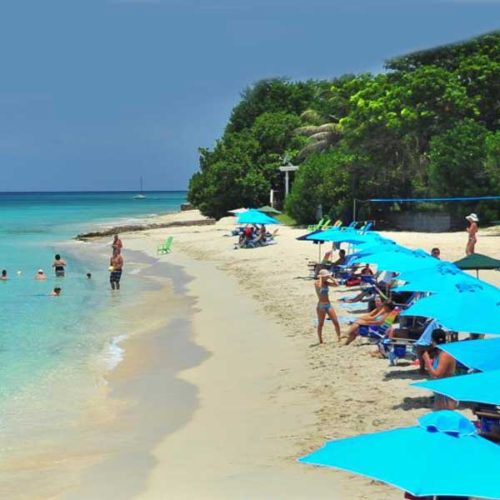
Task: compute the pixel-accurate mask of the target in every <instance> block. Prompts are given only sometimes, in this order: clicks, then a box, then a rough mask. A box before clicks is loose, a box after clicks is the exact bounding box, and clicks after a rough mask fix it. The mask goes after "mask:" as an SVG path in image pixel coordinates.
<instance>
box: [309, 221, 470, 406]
mask: <svg viewBox="0 0 500 500" xmlns="http://www.w3.org/2000/svg"><path fill="white" fill-rule="evenodd" d="M466 219H467V221H468V223H469V224H468V227H467V233H468V239H467V245H466V249H465V252H466V254H467V255H472V254H473V253H474V252H475V245H476V242H477V236H476V235H477V231H478V221H479V219H478V217H477V215H476V214H474V213H472V214H470V215H468V216H467V217H466ZM430 254H431V255H432V256H433V257H434V258H436V259H440V258H441V251H440V249H439V248H437V247H434V248H432V250H431V252H430ZM344 264H346V254H345V251H344V250H340V251H339V254H338V259H337V260H335V261H334V259H333V249H332V251H329V252H327V254H325V256H324V258H323V260H322V261H321V262H319V263H318V264H317V265H316V267H315V269H314V271H315V280H314V288H315V292H316V296H317V298H318V302H317V306H316V313H317V335H318V343H319V344H323V343H324V340H323V327H324V324H325V320H326V319H327V318H328V319H330V321H331V323H332V326H333V328H334V331H335V335H336V337H337V339H338V341H339V342H340V341H342V339H345V342H344V343H343V345H349V344H351V343H352V342H353V341H354V340H355V339H356V337H357V336H358V335H359V333H360V330H361V329H362V328H372V327H380V326H382V325H387V324H388V325H391V321H389V320H390V319H392V320H394V319H395V318H396V317H397V316H398V314H399V306H397V305H396V303H395V302H394V301H393V300H390V299H389V296H391V293H390V292H391V287H393V286H394V285H395V284H396V283H397V281H396V279H395V278H397V274H396V273H387V272H386V273H379V276H378V278H377V280H376V279H375V277H374V276H373V271H372V270H371V269H370V266H369V265H368V264H366V265H365V266H364V267H362V268H358V270H357V271H356V273H354V274H353V275H352V277H353V278H354V277H357V278H363V277H371V278H369V279H365V281H370V280H371V281H373V283H372V284H374V286H367V287H366V289H361V291H360V293H359V294H357V295H356V296H355V297H353V298H349V299H345V300H344V302H357V301H361V300H365V301H366V295H367V294H368V295H370V294H373V293H374V291H375V295H374V298H373V299H372V300H371V301H370V302H369V303H370V306H369V307H368V312H366V313H365V314H363V315H361V316H359V317H358V318H356V319H354V320H352V321H350V325H349V327H348V329H347V331H346V332H345V335H342V332H341V328H340V323H339V320H338V318H337V314H336V312H335V309H334V308H333V306H332V303H331V301H330V296H329V292H330V289H331V288H332V287H336V286H338V284H339V283H338V280H337V278H336V270H337V269H338V266H343V265H344ZM384 274H386V275H387V276H386V277H383V276H382V275H384ZM383 280H385V281H383ZM342 282H343V283H346V280H343V281H342ZM392 297H393V298H394V294H392ZM385 335H386V337H387V338H388V339H389V340H391V339H392V337H393V335H394V329H393V327H392V326H389V327H388V328H387V330H386V333H385ZM450 335H451V336H453V332H447V331H446V330H444V329H443V328H441V327H440V325H439V324H438V323H437V322H436V321H435V320H431V319H429V320H427V323H426V324H425V328H424V329H423V331H422V334H421V336H420V338H419V339H418V340H417V341H416V343H415V353H416V357H417V360H418V363H419V371H420V374H422V375H424V374H428V375H429V376H430V377H432V378H444V377H449V376H452V375H455V372H456V370H457V362H456V360H455V359H454V358H453V357H452V356H451V355H450V354H448V353H447V352H446V351H444V350H442V349H441V348H440V346H442V345H443V344H444V343H446V342H447V337H449V336H450ZM455 335H456V334H455ZM477 337H478V336H477V335H474V334H471V336H470V338H471V339H476V338H477ZM456 406H457V403H456V402H455V401H454V400H452V399H450V398H448V397H445V396H442V395H435V398H434V408H435V409H454V408H456Z"/></svg>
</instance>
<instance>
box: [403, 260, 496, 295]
mask: <svg viewBox="0 0 500 500" xmlns="http://www.w3.org/2000/svg"><path fill="white" fill-rule="evenodd" d="M398 280H402V281H406V282H407V283H405V284H404V285H399V286H398V287H396V288H395V289H394V291H395V292H433V293H437V292H446V291H450V290H451V291H453V287H454V286H455V285H457V284H459V283H469V284H471V285H475V284H476V285H477V286H478V287H480V288H481V289H484V290H486V289H487V288H490V287H491V285H488V284H487V283H485V282H483V281H479V280H477V279H476V278H473V277H472V276H469V275H468V274H466V273H464V272H463V271H462V270H461V269H459V268H458V267H457V266H455V264H452V263H451V262H444V261H439V263H438V264H437V265H434V266H433V267H430V268H429V269H418V270H416V271H406V272H403V273H401V274H400V275H399V276H398Z"/></svg>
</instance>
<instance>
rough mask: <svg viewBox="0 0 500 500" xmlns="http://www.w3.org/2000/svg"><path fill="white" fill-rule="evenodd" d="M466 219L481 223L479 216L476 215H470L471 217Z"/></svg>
mask: <svg viewBox="0 0 500 500" xmlns="http://www.w3.org/2000/svg"><path fill="white" fill-rule="evenodd" d="M466 219H470V220H472V221H474V222H479V218H478V216H477V215H476V214H469V215H468V216H467V217H466Z"/></svg>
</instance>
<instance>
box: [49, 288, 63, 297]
mask: <svg viewBox="0 0 500 500" xmlns="http://www.w3.org/2000/svg"><path fill="white" fill-rule="evenodd" d="M61 292H62V290H61V287H60V286H56V287H55V288H54V290H52V292H50V293H49V296H50V297H59V295H61Z"/></svg>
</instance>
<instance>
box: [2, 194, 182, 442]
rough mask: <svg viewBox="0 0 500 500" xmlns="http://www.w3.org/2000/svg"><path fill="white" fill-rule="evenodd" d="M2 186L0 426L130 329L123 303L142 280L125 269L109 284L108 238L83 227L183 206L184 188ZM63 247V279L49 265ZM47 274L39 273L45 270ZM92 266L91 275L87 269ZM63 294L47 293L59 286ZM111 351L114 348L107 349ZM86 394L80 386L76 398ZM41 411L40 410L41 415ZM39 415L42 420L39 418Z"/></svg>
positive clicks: (27, 411)
mask: <svg viewBox="0 0 500 500" xmlns="http://www.w3.org/2000/svg"><path fill="white" fill-rule="evenodd" d="M133 195H134V193H39V194H37V193H29V194H12V193H6V194H0V269H6V270H7V271H8V276H9V280H8V281H6V282H0V301H1V307H0V380H1V383H0V429H2V431H4V432H6V431H8V430H9V429H8V428H7V427H9V426H12V425H17V424H19V423H20V422H23V421H24V422H25V425H26V427H30V428H32V427H33V421H34V415H33V413H32V412H35V411H37V412H38V411H41V409H42V410H43V408H44V407H45V406H44V405H46V404H47V398H50V392H51V391H54V390H55V385H57V384H60V383H61V381H66V382H67V384H68V385H69V386H68V391H71V383H72V382H73V383H74V384H78V382H77V380H79V379H80V378H81V375H82V374H83V373H85V372H88V370H89V366H90V360H91V359H95V358H96V357H97V356H98V355H99V354H100V353H102V352H103V348H104V346H106V345H108V344H109V345H112V344H110V343H112V339H111V338H110V335H111V334H113V335H115V334H116V333H117V332H122V333H124V334H126V325H124V324H122V323H120V321H121V312H120V308H121V307H125V306H127V304H129V303H131V301H132V300H133V298H134V297H135V296H136V295H137V294H136V292H137V291H138V290H139V289H140V288H141V287H142V286H144V283H143V280H141V279H140V278H139V277H134V274H133V273H132V274H130V275H128V274H127V272H128V271H130V270H131V269H130V266H129V267H128V268H127V253H126V239H125V241H124V245H125V248H124V256H125V263H126V265H125V272H124V277H123V280H122V281H123V283H122V285H123V286H122V290H120V292H114V293H112V292H111V291H110V290H109V283H108V276H109V275H108V272H107V258H108V257H107V256H108V255H109V252H110V247H109V248H108V245H103V246H102V247H103V248H102V252H100V253H99V254H98V255H97V254H95V255H93V254H92V253H89V252H88V250H87V248H88V245H86V244H84V243H77V242H72V241H71V239H72V238H73V237H74V236H75V235H76V234H77V233H79V232H82V231H85V230H88V229H91V228H92V229H95V227H96V226H99V225H100V224H109V223H111V222H118V223H123V222H133V221H135V220H136V219H144V218H145V217H148V216H150V215H153V214H160V213H167V212H173V211H177V210H178V209H179V206H180V204H181V203H183V202H184V201H185V193H183V192H169V193H166V192H158V193H147V197H146V199H143V200H134V199H133ZM55 253H60V254H61V256H62V257H63V258H64V259H65V260H66V261H67V264H68V266H67V272H66V277H64V278H55V277H54V275H53V271H52V268H51V264H52V261H53V257H54V254H55ZM39 268H42V269H44V271H45V272H46V274H47V275H48V277H49V279H48V280H47V281H35V280H34V279H33V278H34V275H35V273H36V271H37V269H39ZM87 272H91V273H92V279H91V280H88V279H87V278H86V276H85V274H86V273H87ZM56 285H58V286H61V287H62V290H63V292H62V295H61V296H60V297H49V296H48V293H49V292H50V291H51V290H52V289H53V288H54V286H56ZM108 354H109V356H111V357H112V355H113V353H112V352H111V353H108ZM81 397H82V394H79V393H78V390H76V391H75V402H76V401H77V400H78V399H79V398H81ZM38 417H40V414H38ZM37 420H40V419H37Z"/></svg>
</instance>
